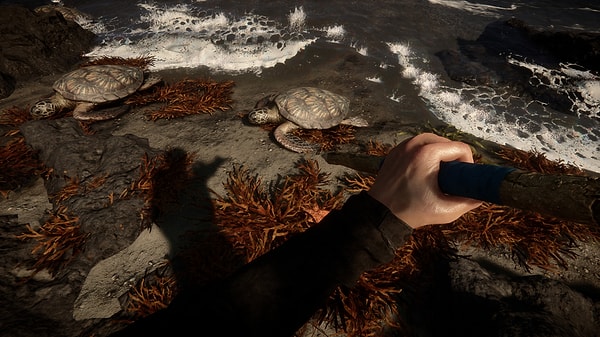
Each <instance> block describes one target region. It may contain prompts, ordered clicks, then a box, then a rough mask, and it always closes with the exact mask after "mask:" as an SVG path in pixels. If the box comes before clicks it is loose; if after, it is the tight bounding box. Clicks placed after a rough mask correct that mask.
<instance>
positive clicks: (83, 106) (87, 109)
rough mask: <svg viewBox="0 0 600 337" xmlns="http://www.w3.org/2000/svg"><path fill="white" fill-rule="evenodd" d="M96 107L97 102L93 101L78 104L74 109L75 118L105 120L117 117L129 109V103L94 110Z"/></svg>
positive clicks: (89, 120) (91, 120)
mask: <svg viewBox="0 0 600 337" xmlns="http://www.w3.org/2000/svg"><path fill="white" fill-rule="evenodd" d="M94 107H95V104H93V103H80V104H78V105H77V107H75V110H73V118H75V119H77V120H80V121H86V122H95V121H105V120H108V119H112V118H116V117H118V116H120V115H122V114H124V113H126V112H127V111H129V106H128V105H122V106H117V107H113V108H105V109H99V110H92V109H93V108H94Z"/></svg>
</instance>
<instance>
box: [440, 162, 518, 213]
mask: <svg viewBox="0 0 600 337" xmlns="http://www.w3.org/2000/svg"><path fill="white" fill-rule="evenodd" d="M514 170H515V168H514V167H506V166H497V165H486V164H473V163H465V162H459V161H451V162H441V163H440V172H439V174H438V185H439V187H440V190H442V192H444V193H445V194H450V195H454V196H460V197H466V198H471V199H477V200H481V201H488V202H492V203H495V204H502V200H500V185H501V183H502V181H503V180H504V178H505V177H506V175H507V174H509V173H510V172H512V171H514Z"/></svg>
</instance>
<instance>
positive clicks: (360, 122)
mask: <svg viewBox="0 0 600 337" xmlns="http://www.w3.org/2000/svg"><path fill="white" fill-rule="evenodd" d="M340 124H344V125H352V126H356V127H358V128H364V127H367V126H369V122H367V121H366V120H365V119H364V118H360V117H350V118H347V119H344V120H342V121H341V122H340Z"/></svg>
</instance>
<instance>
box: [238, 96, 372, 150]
mask: <svg viewBox="0 0 600 337" xmlns="http://www.w3.org/2000/svg"><path fill="white" fill-rule="evenodd" d="M349 111H350V101H349V100H348V98H346V97H344V96H341V95H338V94H336V93H333V92H331V91H328V90H325V89H321V88H315V87H300V88H294V89H290V90H288V91H285V92H283V93H280V94H274V95H269V96H267V97H265V98H263V99H261V100H259V101H258V102H257V103H256V106H255V107H254V109H253V110H252V111H250V113H249V114H248V120H249V122H250V123H252V124H257V125H260V124H267V123H279V126H277V128H276V129H275V131H274V133H273V136H274V137H275V140H276V141H277V142H279V144H281V145H282V146H283V147H285V148H287V149H289V150H292V151H294V152H300V153H306V152H314V151H315V150H317V149H318V146H316V145H315V144H311V143H309V142H306V141H304V140H302V139H300V138H299V137H296V136H294V135H292V134H291V131H292V130H294V129H296V128H303V129H328V128H331V127H334V126H336V125H338V124H348V125H353V126H357V127H365V126H367V125H368V123H367V121H365V120H364V119H362V118H359V117H353V118H348V119H346V115H347V114H348V112H349Z"/></svg>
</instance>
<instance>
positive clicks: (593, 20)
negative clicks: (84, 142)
mask: <svg viewBox="0 0 600 337" xmlns="http://www.w3.org/2000/svg"><path fill="white" fill-rule="evenodd" d="M7 2H9V1H3V2H2V3H7ZM18 3H21V4H25V5H27V6H30V7H32V8H33V7H35V6H38V5H41V4H45V2H40V1H18ZM64 5H65V6H68V7H73V8H76V9H78V10H80V11H81V12H83V13H86V14H89V17H88V18H86V19H83V18H82V19H80V23H81V25H82V26H84V27H86V28H88V29H90V30H93V31H94V32H95V33H97V35H98V36H99V41H98V43H99V47H98V49H96V50H94V51H92V53H90V56H92V57H93V56H104V55H114V56H123V57H127V56H139V55H147V54H152V55H154V56H156V57H157V62H156V64H155V68H156V70H165V69H182V68H205V69H207V70H208V71H209V72H213V73H218V74H221V75H223V74H225V75H227V76H231V77H232V78H235V77H236V76H256V77H257V79H259V80H260V79H264V80H267V79H266V78H265V77H264V72H265V70H267V69H271V68H273V67H274V66H275V65H280V66H281V65H282V64H284V67H288V68H289V69H288V70H289V71H284V72H282V73H280V74H284V75H278V76H285V74H288V75H289V76H302V72H301V71H298V70H297V69H294V68H293V67H294V64H295V63H294V60H295V58H298V57H299V56H298V55H299V54H300V53H301V52H303V51H304V52H305V53H306V52H309V53H314V54H316V55H313V56H315V57H323V58H324V57H326V56H327V55H328V54H329V53H331V50H333V49H335V48H342V47H343V48H354V49H355V50H356V51H357V52H358V53H360V54H362V55H363V56H364V57H366V58H368V59H369V60H370V61H371V62H372V63H373V64H374V65H375V66H374V67H373V69H372V75H369V76H367V79H368V80H370V81H373V82H374V83H378V84H380V85H379V88H380V90H381V92H382V93H384V94H385V96H386V97H388V98H389V99H390V100H391V101H393V102H397V104H398V105H403V104H404V105H405V104H411V103H412V102H416V101H422V102H425V104H426V106H427V109H428V110H429V113H431V114H432V115H433V116H435V118H438V119H440V120H442V121H444V122H447V123H449V124H452V125H454V126H456V127H457V128H459V129H460V130H463V131H465V132H469V133H472V134H475V135H476V136H480V137H482V138H485V139H488V140H491V141H495V142H498V143H508V144H510V145H512V146H515V147H517V148H521V149H524V150H530V149H536V150H539V151H542V152H544V153H546V155H547V156H548V157H549V158H551V159H561V160H564V161H567V162H571V163H574V164H576V165H578V166H580V167H583V168H587V169H590V170H594V171H597V172H600V141H599V139H600V131H599V130H600V128H599V126H600V122H599V120H600V118H599V117H600V77H599V76H598V74H596V73H594V72H593V71H590V70H589V69H586V68H585V67H582V66H580V65H573V64H569V63H566V62H565V63H562V64H559V65H552V66H550V65H548V64H536V63H532V61H531V60H528V59H527V58H526V57H522V55H508V54H507V55H502V57H505V58H506V61H507V62H511V63H512V64H513V65H516V66H518V67H520V68H522V69H523V70H524V71H528V72H530V74H531V81H530V82H531V83H538V82H544V81H545V82H547V83H550V85H549V90H551V91H552V90H554V91H556V92H562V93H565V92H567V93H572V94H570V95H569V97H571V99H572V102H570V103H571V107H569V108H568V109H567V110H568V111H561V110H560V109H555V108H554V107H552V106H550V105H548V104H547V102H543V101H538V100H535V99H532V98H531V97H528V96H519V95H517V96H515V94H514V92H515V91H514V90H511V89H512V88H510V87H509V88H502V87H493V86H492V87H488V86H482V85H467V84H464V83H459V82H455V81H452V80H450V78H449V77H448V74H447V72H446V71H445V69H444V66H443V64H442V63H441V62H440V60H439V58H438V57H437V56H436V54H437V53H439V52H440V51H444V50H458V49H459V47H460V42H461V41H463V43H464V41H475V40H477V39H478V38H479V37H480V36H481V34H482V33H483V32H484V31H485V29H486V27H488V26H489V25H490V24H492V23H494V22H497V21H499V20H506V19H508V18H517V19H521V20H523V21H524V22H525V23H527V24H528V25H529V26H531V27H533V28H536V29H543V30H568V31H575V32H600V2H598V1H567V0H565V1H504V0H498V1H481V0H480V1H477V2H475V1H471V2H469V1H458V0H429V1H428V0H407V1H247V0H245V1H191V0H188V1H165V0H162V1H139V2H135V1H119V0H112V1H91V0H83V1H67V0H65V1H64ZM308 47H310V48H308ZM302 57H307V56H306V55H303V56H302ZM536 81H537V82H536Z"/></svg>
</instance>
